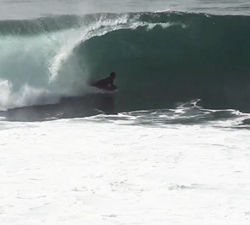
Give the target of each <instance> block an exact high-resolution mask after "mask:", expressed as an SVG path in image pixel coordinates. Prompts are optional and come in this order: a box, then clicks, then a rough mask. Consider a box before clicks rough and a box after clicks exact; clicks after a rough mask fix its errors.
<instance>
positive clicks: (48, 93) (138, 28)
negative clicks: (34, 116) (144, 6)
mask: <svg viewBox="0 0 250 225" xmlns="http://www.w3.org/2000/svg"><path fill="white" fill-rule="evenodd" d="M249 24H250V17H248V16H230V15H224V16H215V15H207V14H194V13H184V12H157V13H152V12H148V13H127V14H95V15H85V16H82V17H80V16H62V17H56V18H42V19H37V20H33V21H2V22H1V23H0V49H1V51H0V79H1V80H0V90H1V96H0V107H1V108H2V109H7V108H13V107H17V106H23V105H32V104H47V103H53V102H57V101H59V99H60V98H61V97H63V96H78V95H83V94H85V93H86V92H87V91H88V82H89V81H90V80H92V79H99V78H102V77H104V76H107V75H108V74H109V73H110V72H111V71H115V72H116V73H117V79H116V84H117V85H118V87H119V92H118V93H117V94H116V108H117V111H130V110H139V109H156V108H169V107H174V106H175V105H176V104H178V103H179V102H187V101H189V100H191V99H197V98H199V99H202V104H203V105H204V106H205V107H207V108H214V109H221V108H234V109H239V110H242V111H249V110H250V105H249V100H250V76H249V73H250V64H249V52H250V40H249V36H250V29H249Z"/></svg>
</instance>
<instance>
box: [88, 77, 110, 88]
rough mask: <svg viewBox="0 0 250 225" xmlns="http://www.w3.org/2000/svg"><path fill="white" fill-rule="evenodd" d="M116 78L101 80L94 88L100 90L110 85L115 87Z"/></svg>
mask: <svg viewBox="0 0 250 225" xmlns="http://www.w3.org/2000/svg"><path fill="white" fill-rule="evenodd" d="M114 79H115V78H114V77H107V78H105V79H102V80H99V81H97V82H95V83H94V84H93V86H95V87H98V88H106V87H108V86H109V85H110V86H114V83H113V82H114Z"/></svg>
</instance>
